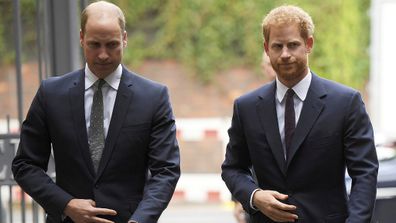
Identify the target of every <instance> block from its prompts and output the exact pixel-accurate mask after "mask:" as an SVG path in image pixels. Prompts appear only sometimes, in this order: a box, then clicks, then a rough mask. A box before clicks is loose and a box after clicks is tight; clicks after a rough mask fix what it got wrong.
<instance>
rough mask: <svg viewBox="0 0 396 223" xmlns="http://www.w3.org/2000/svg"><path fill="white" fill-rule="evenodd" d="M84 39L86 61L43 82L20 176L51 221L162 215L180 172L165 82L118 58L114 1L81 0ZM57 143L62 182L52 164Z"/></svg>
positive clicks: (18, 163)
mask: <svg viewBox="0 0 396 223" xmlns="http://www.w3.org/2000/svg"><path fill="white" fill-rule="evenodd" d="M80 44H81V47H82V49H83V51H84V55H85V60H86V65H85V68H83V69H81V70H78V71H74V72H71V73H68V74H65V75H62V76H59V77H54V78H49V79H48V80H45V81H43V82H42V83H41V85H40V88H39V90H38V92H37V94H36V96H35V98H34V100H33V102H32V105H31V107H30V109H29V112H28V114H27V117H26V120H25V121H24V123H23V125H22V129H21V138H20V145H19V148H18V152H17V154H16V156H15V159H14V160H13V166H12V170H13V174H14V177H15V180H16V181H17V182H18V184H19V185H20V186H21V187H22V189H23V190H24V191H26V192H27V193H28V194H29V195H30V196H32V198H33V199H34V200H36V201H37V202H38V203H39V204H40V205H41V206H42V207H43V208H44V209H45V211H46V212H47V214H48V215H47V222H51V223H52V222H54V223H55V222H56V223H58V222H101V223H110V222H139V223H154V222H157V220H158V218H159V216H160V215H161V213H162V211H163V210H164V209H165V208H166V206H167V205H168V203H169V201H170V199H171V197H172V194H173V192H174V189H175V186H176V183H177V181H178V178H179V176H180V165H179V163H180V159H179V148H178V144H177V141H176V134H175V133H176V129H175V120H174V117H173V113H172V108H171V105H170V102H169V96H168V90H167V88H166V87H165V86H163V85H161V84H159V83H155V82H153V81H150V80H147V79H145V78H143V77H141V76H138V75H137V74H134V73H132V72H130V71H128V70H127V69H126V68H125V67H124V66H122V65H121V59H122V55H123V50H124V48H125V47H126V45H127V33H126V31H125V18H124V14H123V12H122V11H121V9H120V8H119V7H117V6H116V5H114V4H111V3H108V2H105V1H99V2H95V3H92V4H90V5H88V7H87V8H85V9H84V11H83V12H82V15H81V31H80ZM51 148H52V149H53V155H54V158H55V166H56V182H54V181H53V180H52V179H51V178H50V177H49V176H48V175H47V174H46V173H45V171H46V170H47V165H48V159H49V157H50V155H51Z"/></svg>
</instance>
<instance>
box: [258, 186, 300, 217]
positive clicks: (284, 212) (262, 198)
mask: <svg viewBox="0 0 396 223" xmlns="http://www.w3.org/2000/svg"><path fill="white" fill-rule="evenodd" d="M287 197H288V196H287V195H285V194H281V193H279V192H276V191H271V190H258V191H256V192H255V193H254V195H253V205H254V206H255V207H257V208H258V209H259V210H260V211H261V212H262V213H263V214H265V215H266V216H267V217H269V218H270V219H272V220H273V221H276V222H294V221H295V220H296V219H298V216H297V215H296V214H293V213H292V212H293V211H294V210H296V208H297V207H296V206H294V205H288V204H285V203H282V202H280V200H286V199H287Z"/></svg>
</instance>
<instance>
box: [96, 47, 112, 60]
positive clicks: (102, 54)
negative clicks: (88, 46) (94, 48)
mask: <svg viewBox="0 0 396 223" xmlns="http://www.w3.org/2000/svg"><path fill="white" fill-rule="evenodd" d="M98 57H99V59H101V60H106V59H107V58H109V54H108V53H107V51H106V49H105V48H104V47H103V48H101V49H100V52H99V55H98Z"/></svg>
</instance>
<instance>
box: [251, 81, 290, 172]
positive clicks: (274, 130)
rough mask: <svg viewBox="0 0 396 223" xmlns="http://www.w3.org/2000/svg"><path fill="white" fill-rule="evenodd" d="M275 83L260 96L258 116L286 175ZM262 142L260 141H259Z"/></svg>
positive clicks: (270, 145) (279, 164)
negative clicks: (276, 105)
mask: <svg viewBox="0 0 396 223" xmlns="http://www.w3.org/2000/svg"><path fill="white" fill-rule="evenodd" d="M275 89H276V83H275V81H274V82H272V83H271V85H270V86H269V87H268V88H265V89H264V92H263V93H262V94H261V96H259V102H258V103H257V107H256V108H257V115H258V117H259V119H260V124H261V126H262V127H263V129H264V131H265V135H266V137H267V141H268V144H269V147H270V149H271V151H272V153H273V155H274V157H275V160H276V162H277V164H278V166H279V168H280V169H281V171H282V173H283V174H284V175H285V174H286V168H285V167H286V161H285V157H284V154H283V149H282V141H281V137H280V134H279V127H278V118H277V115H276V107H275ZM259 140H260V139H259Z"/></svg>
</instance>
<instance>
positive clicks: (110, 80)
mask: <svg viewBox="0 0 396 223" xmlns="http://www.w3.org/2000/svg"><path fill="white" fill-rule="evenodd" d="M121 74H122V66H121V64H119V65H118V67H117V69H115V70H114V71H113V72H112V73H111V74H109V75H108V76H107V77H106V78H105V79H104V80H105V81H106V83H107V84H108V85H109V86H110V87H112V88H113V89H114V90H118V86H119V85H120V81H121ZM98 79H99V78H98V77H97V76H96V75H95V74H94V73H93V72H92V71H91V70H90V69H89V67H88V64H85V90H87V89H88V88H90V87H92V85H93V84H94V83H95V82H96V81H97V80H98Z"/></svg>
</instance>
